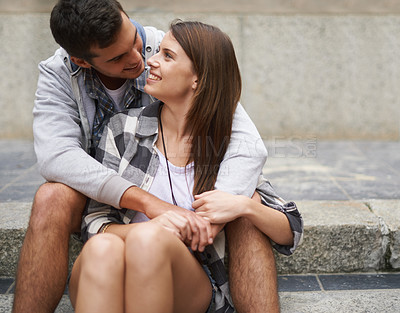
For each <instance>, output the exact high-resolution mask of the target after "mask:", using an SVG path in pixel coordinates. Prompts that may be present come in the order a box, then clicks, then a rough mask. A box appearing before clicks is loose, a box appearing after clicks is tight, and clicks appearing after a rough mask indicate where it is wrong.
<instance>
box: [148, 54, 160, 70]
mask: <svg viewBox="0 0 400 313" xmlns="http://www.w3.org/2000/svg"><path fill="white" fill-rule="evenodd" d="M157 55H158V53H157V54H155V55H153V56H152V57H151V58H150V59H148V60H147V64H148V65H149V66H151V67H156V66H157V65H158V62H157Z"/></svg>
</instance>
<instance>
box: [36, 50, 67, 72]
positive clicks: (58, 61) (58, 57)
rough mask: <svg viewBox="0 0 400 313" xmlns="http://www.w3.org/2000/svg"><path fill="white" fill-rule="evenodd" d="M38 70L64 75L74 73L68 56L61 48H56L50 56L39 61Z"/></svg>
mask: <svg viewBox="0 0 400 313" xmlns="http://www.w3.org/2000/svg"><path fill="white" fill-rule="evenodd" d="M39 68H41V69H46V70H48V71H53V72H56V73H59V74H61V73H64V74H65V75H69V74H70V73H72V72H73V71H74V69H73V68H72V64H71V61H70V58H69V55H68V53H67V52H66V51H65V50H64V49H63V48H58V49H57V50H56V51H55V52H54V54H53V55H52V56H50V57H49V58H47V59H46V60H43V61H41V62H40V63H39Z"/></svg>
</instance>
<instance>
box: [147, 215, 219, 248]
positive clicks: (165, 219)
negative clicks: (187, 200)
mask: <svg viewBox="0 0 400 313" xmlns="http://www.w3.org/2000/svg"><path fill="white" fill-rule="evenodd" d="M150 222H152V223H158V224H160V225H161V226H162V227H164V228H166V229H167V230H168V231H171V232H172V233H173V234H174V235H176V236H177V237H178V238H179V239H180V240H182V241H183V242H184V243H185V244H187V245H188V246H190V247H191V249H192V250H193V251H196V250H198V251H200V252H202V251H204V248H205V246H207V245H209V244H212V242H213V234H212V230H211V225H210V222H209V221H207V220H206V219H204V218H202V217H201V216H198V215H196V214H195V213H194V212H192V211H188V210H180V211H167V212H165V213H163V214H161V215H159V216H157V217H156V218H154V219H152V220H151V221H150Z"/></svg>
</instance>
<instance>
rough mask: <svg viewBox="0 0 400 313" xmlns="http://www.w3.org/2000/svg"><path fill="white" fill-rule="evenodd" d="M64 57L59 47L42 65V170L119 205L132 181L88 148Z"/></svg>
mask: <svg viewBox="0 0 400 313" xmlns="http://www.w3.org/2000/svg"><path fill="white" fill-rule="evenodd" d="M63 57H64V56H63V55H62V49H59V50H58V51H57V52H56V54H55V55H54V56H53V57H51V58H49V59H48V60H47V61H44V62H42V63H41V64H40V65H39V70H40V72H39V80H38V88H37V92H36V99H35V106H34V109H33V116H34V120H33V133H34V145H35V152H36V156H37V159H38V165H39V170H40V173H41V175H42V176H43V177H44V178H45V179H46V180H48V181H52V182H60V183H64V184H66V185H68V186H70V187H71V188H74V189H75V190H77V191H79V192H81V193H83V194H85V195H86V196H88V197H89V198H93V199H96V200H98V201H99V202H103V203H107V204H110V205H112V206H116V207H118V205H119V200H120V198H121V196H122V194H123V192H124V191H125V190H126V189H127V188H129V187H130V186H131V185H132V184H131V183H130V182H128V181H126V180H125V179H123V178H121V177H120V176H118V174H117V173H116V172H115V171H113V170H111V169H108V168H106V167H105V166H103V165H101V164H100V163H99V162H97V161H96V160H95V159H93V158H92V157H90V156H89V155H88V154H87V152H86V151H85V150H84V147H85V146H86V143H85V142H84V139H85V137H84V134H83V131H82V127H81V124H82V120H81V115H80V113H79V108H78V103H77V99H75V96H74V93H73V90H72V86H71V78H70V72H69V70H68V68H67V66H66V64H65V63H64V60H63ZM67 62H69V61H67ZM106 185H107V188H104V187H105V186H106ZM108 186H111V188H108Z"/></svg>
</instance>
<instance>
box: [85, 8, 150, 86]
mask: <svg viewBox="0 0 400 313" xmlns="http://www.w3.org/2000/svg"><path fill="white" fill-rule="evenodd" d="M121 16H122V25H121V30H120V31H119V33H118V35H117V39H116V41H115V42H114V43H113V44H112V45H110V46H108V47H107V48H104V49H100V48H98V47H93V48H92V49H91V52H92V53H93V54H94V55H96V57H94V58H92V61H91V63H90V65H91V66H92V67H93V68H94V69H95V70H96V71H98V72H100V73H101V74H103V75H105V76H108V77H112V78H124V79H134V78H137V77H139V76H140V74H141V73H142V72H143V71H144V61H143V58H142V47H143V42H142V38H140V36H139V34H138V31H137V29H136V27H135V26H134V25H133V24H132V23H131V21H130V20H129V18H128V17H127V16H126V15H125V14H124V13H121Z"/></svg>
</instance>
